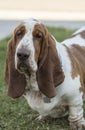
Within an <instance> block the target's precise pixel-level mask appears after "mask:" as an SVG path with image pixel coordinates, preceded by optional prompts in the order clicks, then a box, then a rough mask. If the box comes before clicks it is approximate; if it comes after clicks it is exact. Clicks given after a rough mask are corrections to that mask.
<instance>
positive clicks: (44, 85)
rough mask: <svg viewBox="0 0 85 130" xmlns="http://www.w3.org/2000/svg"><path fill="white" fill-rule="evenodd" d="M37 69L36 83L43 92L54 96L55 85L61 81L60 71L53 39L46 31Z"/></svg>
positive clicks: (61, 72) (50, 96) (62, 78)
mask: <svg viewBox="0 0 85 130" xmlns="http://www.w3.org/2000/svg"><path fill="white" fill-rule="evenodd" d="M40 53H41V56H40V60H39V69H38V72H37V80H38V85H39V88H40V90H41V92H42V93H43V94H45V95H46V96H47V97H49V98H52V97H54V96H56V87H57V86H58V85H59V84H60V83H62V82H63V80H64V73H63V71H62V68H61V65H60V61H59V57H58V53H57V50H56V44H55V40H54V39H53V38H52V36H51V35H50V34H49V33H48V32H47V33H46V34H45V38H44V40H43V43H42V49H41V52H40Z"/></svg>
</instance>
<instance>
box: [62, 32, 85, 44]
mask: <svg viewBox="0 0 85 130" xmlns="http://www.w3.org/2000/svg"><path fill="white" fill-rule="evenodd" d="M62 44H65V45H66V46H68V47H70V46H71V45H72V44H78V45H80V46H85V39H83V38H82V37H81V35H79V34H78V35H76V36H75V37H72V38H69V39H66V40H64V41H63V42H62Z"/></svg>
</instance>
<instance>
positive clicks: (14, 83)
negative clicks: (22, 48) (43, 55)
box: [5, 39, 26, 98]
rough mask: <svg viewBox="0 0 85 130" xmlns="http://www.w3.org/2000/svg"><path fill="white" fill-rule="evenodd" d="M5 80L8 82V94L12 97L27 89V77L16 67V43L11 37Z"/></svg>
mask: <svg viewBox="0 0 85 130" xmlns="http://www.w3.org/2000/svg"><path fill="white" fill-rule="evenodd" d="M5 80H6V82H7V83H8V86H9V88H8V95H9V96H10V97H12V98H17V97H20V96H21V95H22V94H23V93H24V90H25V86H26V79H25V77H24V75H23V74H20V73H19V72H18V71H17V70H16V69H15V43H14V40H13V39H11V40H10V41H9V44H8V48H7V56H6V67H5Z"/></svg>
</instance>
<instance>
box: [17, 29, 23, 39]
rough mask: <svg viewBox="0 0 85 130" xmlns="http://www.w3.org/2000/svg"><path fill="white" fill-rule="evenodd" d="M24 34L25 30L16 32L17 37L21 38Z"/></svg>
mask: <svg viewBox="0 0 85 130" xmlns="http://www.w3.org/2000/svg"><path fill="white" fill-rule="evenodd" d="M23 35H24V30H19V31H17V33H16V39H21V38H22V37H23Z"/></svg>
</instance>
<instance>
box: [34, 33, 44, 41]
mask: <svg viewBox="0 0 85 130" xmlns="http://www.w3.org/2000/svg"><path fill="white" fill-rule="evenodd" d="M34 38H35V39H36V40H39V41H41V40H42V34H41V33H37V34H36V35H35V36H34Z"/></svg>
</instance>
